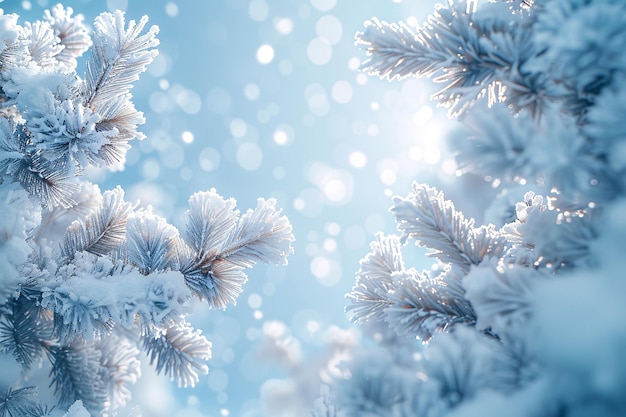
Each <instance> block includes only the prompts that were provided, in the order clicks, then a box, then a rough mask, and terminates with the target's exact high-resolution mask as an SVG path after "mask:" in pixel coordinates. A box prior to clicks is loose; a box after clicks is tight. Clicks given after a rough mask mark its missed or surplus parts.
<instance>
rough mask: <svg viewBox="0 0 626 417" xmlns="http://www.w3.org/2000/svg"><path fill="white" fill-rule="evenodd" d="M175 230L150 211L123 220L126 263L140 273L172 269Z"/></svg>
mask: <svg viewBox="0 0 626 417" xmlns="http://www.w3.org/2000/svg"><path fill="white" fill-rule="evenodd" d="M177 238H178V230H177V229H176V228H175V227H173V226H171V225H169V224H167V221H166V220H165V219H164V218H163V217H160V216H157V215H156V214H154V213H153V212H152V211H151V210H141V211H136V212H135V213H133V214H132V215H131V216H129V217H128V220H127V221H126V250H127V256H128V261H129V262H130V263H132V264H133V265H135V266H136V267H138V268H139V271H141V273H142V274H145V275H148V274H150V273H151V272H153V271H164V270H166V269H168V268H171V267H173V262H174V260H175V258H176V241H177Z"/></svg>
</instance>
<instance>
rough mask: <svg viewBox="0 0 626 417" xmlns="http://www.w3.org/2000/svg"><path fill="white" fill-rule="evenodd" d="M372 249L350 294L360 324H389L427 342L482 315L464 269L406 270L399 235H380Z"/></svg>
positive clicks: (351, 309) (352, 311) (353, 313)
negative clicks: (464, 283) (464, 281)
mask: <svg viewBox="0 0 626 417" xmlns="http://www.w3.org/2000/svg"><path fill="white" fill-rule="evenodd" d="M370 248H371V250H372V251H371V252H370V253H369V254H368V255H367V256H366V257H365V258H364V259H362V260H361V268H360V269H359V271H358V272H357V278H356V283H355V285H354V287H353V288H352V291H351V292H350V293H349V294H348V295H347V298H348V299H350V301H351V304H350V305H348V306H347V307H346V311H347V312H349V314H350V316H351V319H352V320H353V321H354V322H356V323H365V322H368V321H378V322H386V323H387V325H389V327H390V328H392V329H393V330H394V331H395V332H396V333H398V334H400V335H410V336H411V337H415V338H419V339H420V340H422V341H423V342H428V341H429V340H430V339H431V338H432V337H433V335H434V334H436V333H437V332H441V331H447V330H449V329H451V328H452V327H453V326H454V325H456V324H459V323H463V324H467V325H472V324H474V322H475V320H476V315H475V313H474V311H473V309H472V306H471V305H470V304H469V302H468V301H467V300H466V299H465V298H464V297H463V293H464V290H463V288H462V287H461V278H462V277H463V274H462V273H461V272H460V271H459V270H458V269H454V268H452V269H451V268H445V269H444V270H443V271H442V273H441V274H440V275H439V276H437V277H435V278H431V277H430V276H428V275H427V273H425V272H424V273H418V272H417V271H416V270H414V269H405V267H404V262H403V260H402V252H401V243H400V240H399V239H398V237H397V236H383V235H382V234H379V235H378V236H377V240H376V241H374V242H372V243H371V244H370Z"/></svg>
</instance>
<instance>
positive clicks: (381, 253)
mask: <svg viewBox="0 0 626 417" xmlns="http://www.w3.org/2000/svg"><path fill="white" fill-rule="evenodd" d="M370 249H371V252H370V253H368V254H367V255H366V256H365V258H363V259H362V260H361V262H360V264H361V267H360V268H359V271H358V272H357V274H356V283H355V285H354V287H353V288H352V291H351V292H350V293H349V294H348V295H347V297H348V298H349V299H350V300H351V302H352V304H351V305H349V306H347V307H346V311H348V312H349V313H350V314H351V318H352V320H353V321H355V322H357V323H359V322H365V321H369V320H374V321H382V320H384V318H385V309H386V308H387V307H389V306H390V305H391V301H390V300H389V299H388V296H387V294H388V292H389V291H390V290H391V288H392V284H393V278H392V276H393V274H394V273H398V272H401V271H404V263H403V262H402V252H401V245H400V242H399V240H398V238H397V237H396V236H383V234H382V233H379V234H378V235H377V236H376V240H375V241H374V242H372V243H370Z"/></svg>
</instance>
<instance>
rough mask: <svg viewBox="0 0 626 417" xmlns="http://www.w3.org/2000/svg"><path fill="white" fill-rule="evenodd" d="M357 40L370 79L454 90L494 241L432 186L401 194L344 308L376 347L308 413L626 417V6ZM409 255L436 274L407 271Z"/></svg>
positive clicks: (518, 3) (438, 13)
mask: <svg viewBox="0 0 626 417" xmlns="http://www.w3.org/2000/svg"><path fill="white" fill-rule="evenodd" d="M356 43H357V45H358V46H360V47H361V48H363V49H364V50H365V52H366V53H367V55H368V59H367V60H366V61H365V62H364V63H363V66H362V69H363V70H364V71H366V72H368V73H370V74H372V75H376V76H379V77H381V78H386V79H402V78H406V77H423V76H425V77H429V78H432V80H433V81H434V82H436V83H441V84H443V86H444V87H443V88H442V89H441V90H440V91H439V92H438V93H437V94H435V95H434V97H433V99H434V100H436V101H437V102H438V103H439V104H440V105H442V106H444V107H446V108H448V109H449V115H450V117H456V118H459V119H460V120H461V122H462V124H463V130H462V133H456V134H454V136H453V137H452V140H451V142H452V145H453V147H454V148H455V150H456V151H457V154H456V157H457V164H458V167H459V171H460V172H461V173H470V174H474V175H478V176H481V177H483V178H485V180H487V181H489V182H491V183H492V185H493V187H494V188H499V189H500V190H501V192H500V196H499V197H498V198H497V200H496V201H494V202H493V204H492V205H491V207H489V208H488V210H487V213H486V215H487V216H491V220H492V221H493V222H494V223H495V224H489V225H485V226H479V225H476V224H475V221H474V220H473V219H468V218H467V217H465V216H464V215H463V213H462V212H460V211H458V210H457V209H456V208H455V206H454V205H453V203H452V202H451V201H449V200H447V199H446V198H445V197H444V194H443V193H442V192H441V191H438V190H436V189H435V188H432V187H430V186H428V185H425V184H417V183H416V184H415V185H414V186H413V190H412V192H411V193H410V194H409V195H408V196H406V197H394V199H393V206H392V207H391V209H390V211H391V213H392V214H393V216H394V218H395V221H396V225H397V228H398V231H399V233H400V235H399V236H395V235H391V236H385V235H383V234H379V235H378V236H377V238H376V240H375V241H374V242H373V243H372V244H371V251H370V253H369V254H368V255H367V256H366V257H365V258H364V259H363V260H362V261H361V267H360V270H359V271H358V273H357V276H356V283H355V285H354V287H353V290H352V292H351V293H349V294H348V298H349V300H350V305H349V306H348V307H347V310H348V312H349V314H350V316H351V318H352V319H353V321H355V322H357V323H362V324H364V325H367V326H369V328H370V331H372V330H371V329H373V331H374V332H375V333H377V334H378V335H379V337H378V339H376V340H378V342H379V343H378V345H379V346H378V347H376V348H367V347H363V348H362V351H361V352H360V353H357V354H355V355H354V358H353V360H352V362H350V363H348V364H346V365H345V367H346V369H347V371H346V372H344V374H345V375H346V376H345V378H339V379H338V380H336V381H335V383H334V386H333V389H332V390H331V392H330V393H328V392H326V393H325V395H324V397H323V398H322V399H320V400H319V401H318V402H317V403H316V405H315V407H314V410H313V412H312V415H313V416H316V417H319V416H329V417H330V416H342V417H357V416H381V417H382V416H394V417H397V416H403V417H409V416H470V415H471V416H474V415H480V416H503V415H506V416H512V415H515V416H542V417H543V416H550V417H557V416H572V417H573V416H586V415H593V416H602V417H609V416H612V417H616V416H621V415H626V401H625V398H626V391H625V390H624V387H625V386H626V385H625V384H626V366H625V365H624V364H625V362H624V356H623V352H624V346H626V331H625V328H624V323H626V308H625V307H624V305H625V304H624V302H623V300H624V296H626V281H624V279H623V278H624V277H623V274H624V272H623V271H624V269H625V268H626V264H624V256H623V250H624V247H626V241H625V240H624V236H626V226H625V225H626V223H625V222H624V220H623V216H624V215H623V213H624V209H626V195H625V189H626V188H625V186H626V176H625V175H624V174H625V173H626V158H625V157H624V156H625V155H626V153H625V152H624V149H626V148H625V144H626V128H625V127H624V126H625V125H624V123H623V115H624V114H625V111H626V58H625V57H626V55H624V53H623V51H624V50H625V48H626V3H624V2H623V1H621V0H596V1H592V0H535V1H532V0H501V1H493V0H492V1H489V0H467V1H465V0H448V2H447V4H445V5H439V6H437V8H436V10H435V12H434V14H433V15H431V16H430V17H429V19H428V21H427V22H426V23H425V24H424V25H422V26H420V27H416V28H414V27H409V26H408V25H406V24H404V23H400V24H390V23H386V22H384V21H381V20H378V19H375V18H374V19H372V20H371V21H369V22H367V23H366V24H365V31H364V32H362V33H358V34H357V36H356ZM407 242H414V243H415V244H416V245H418V246H420V247H424V248H427V249H428V250H429V255H430V256H432V257H434V258H435V259H436V264H435V266H434V267H433V269H431V270H429V271H424V272H420V271H417V270H415V269H414V268H409V267H407V266H405V263H404V259H403V250H407V249H405V248H404V247H403V245H404V244H405V243H407ZM389 330H393V331H394V333H395V334H396V335H395V336H390V333H389ZM402 336H406V337H405V339H404V342H398V340H402ZM416 339H417V340H419V341H421V342H422V344H420V345H419V346H416V345H415V344H413V343H412V341H414V340H416ZM399 345H404V346H405V347H404V348H399V347H398V346H399Z"/></svg>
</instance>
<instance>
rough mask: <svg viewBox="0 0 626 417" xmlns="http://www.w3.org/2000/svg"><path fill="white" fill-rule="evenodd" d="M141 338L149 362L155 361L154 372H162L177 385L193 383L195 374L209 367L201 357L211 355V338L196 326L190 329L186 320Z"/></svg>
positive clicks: (191, 385)
mask: <svg viewBox="0 0 626 417" xmlns="http://www.w3.org/2000/svg"><path fill="white" fill-rule="evenodd" d="M142 341H143V342H142V348H143V350H144V351H145V352H146V353H147V354H148V355H149V356H150V364H153V363H156V370H157V372H159V373H161V372H164V373H165V375H166V376H168V377H169V378H170V379H171V380H176V382H177V383H178V386H180V387H193V386H195V385H196V383H197V382H198V376H199V374H206V373H207V372H208V371H209V368H208V367H207V366H206V364H205V363H204V361H205V360H208V359H210V358H211V342H209V341H208V340H207V339H206V338H205V337H204V336H203V335H202V332H201V331H200V330H193V329H192V328H191V327H189V325H187V324H186V323H180V324H174V325H172V326H170V327H168V328H167V329H166V330H165V331H163V332H159V333H157V334H154V335H151V334H147V335H145V336H144V337H143V338H142Z"/></svg>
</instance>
